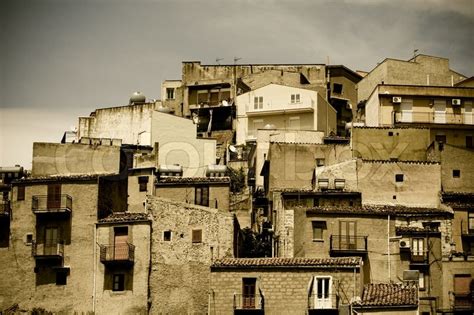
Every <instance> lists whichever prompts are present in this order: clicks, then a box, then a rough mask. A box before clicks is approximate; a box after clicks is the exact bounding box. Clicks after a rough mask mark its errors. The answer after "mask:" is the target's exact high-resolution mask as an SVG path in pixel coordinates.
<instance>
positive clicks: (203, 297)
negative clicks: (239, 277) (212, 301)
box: [148, 197, 233, 314]
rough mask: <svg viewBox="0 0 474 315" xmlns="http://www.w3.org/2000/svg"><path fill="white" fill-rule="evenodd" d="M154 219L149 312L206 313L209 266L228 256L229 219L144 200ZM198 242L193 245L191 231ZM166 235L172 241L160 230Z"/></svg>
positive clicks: (163, 201) (206, 210) (202, 209)
mask: <svg viewBox="0 0 474 315" xmlns="http://www.w3.org/2000/svg"><path fill="white" fill-rule="evenodd" d="M148 210H149V212H150V213H151V215H152V216H153V226H152V231H153V232H152V246H151V250H152V252H151V259H152V260H151V262H152V267H151V273H150V282H149V284H150V302H151V309H150V312H151V313H152V314H159V313H166V314H204V313H206V312H207V305H208V292H209V280H210V269H209V267H210V265H211V262H212V260H213V259H217V258H223V257H231V256H232V253H233V216H232V215H230V214H224V213H222V212H219V211H218V210H215V209H209V208H206V207H201V206H195V205H190V204H186V203H181V202H175V201H171V200H166V199H162V198H156V197H149V199H148ZM193 229H201V230H202V242H201V243H192V230H193ZM164 231H171V241H164V239H163V232H164Z"/></svg>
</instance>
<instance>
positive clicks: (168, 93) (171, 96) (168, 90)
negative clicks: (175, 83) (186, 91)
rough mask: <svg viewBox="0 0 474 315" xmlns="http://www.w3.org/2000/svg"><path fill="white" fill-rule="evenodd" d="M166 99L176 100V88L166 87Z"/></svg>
mask: <svg viewBox="0 0 474 315" xmlns="http://www.w3.org/2000/svg"><path fill="white" fill-rule="evenodd" d="M166 99H167V100H174V88H166Z"/></svg>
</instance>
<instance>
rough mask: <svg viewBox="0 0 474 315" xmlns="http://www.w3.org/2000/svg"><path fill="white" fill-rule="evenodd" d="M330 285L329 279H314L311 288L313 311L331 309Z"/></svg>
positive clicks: (330, 280)
mask: <svg viewBox="0 0 474 315" xmlns="http://www.w3.org/2000/svg"><path fill="white" fill-rule="evenodd" d="M331 285H332V279H331V277H329V276H327V277H315V281H314V288H313V292H314V293H315V294H314V308H315V309H322V308H332V300H331V293H332V292H331V291H332V289H331Z"/></svg>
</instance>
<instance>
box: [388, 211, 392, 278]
mask: <svg viewBox="0 0 474 315" xmlns="http://www.w3.org/2000/svg"><path fill="white" fill-rule="evenodd" d="M387 257H388V282H391V280H392V279H391V278H392V277H391V276H392V275H391V270H390V214H389V215H388V218H387Z"/></svg>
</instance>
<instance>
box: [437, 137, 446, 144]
mask: <svg viewBox="0 0 474 315" xmlns="http://www.w3.org/2000/svg"><path fill="white" fill-rule="evenodd" d="M435 141H436V142H442V143H446V135H436V136H435Z"/></svg>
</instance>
